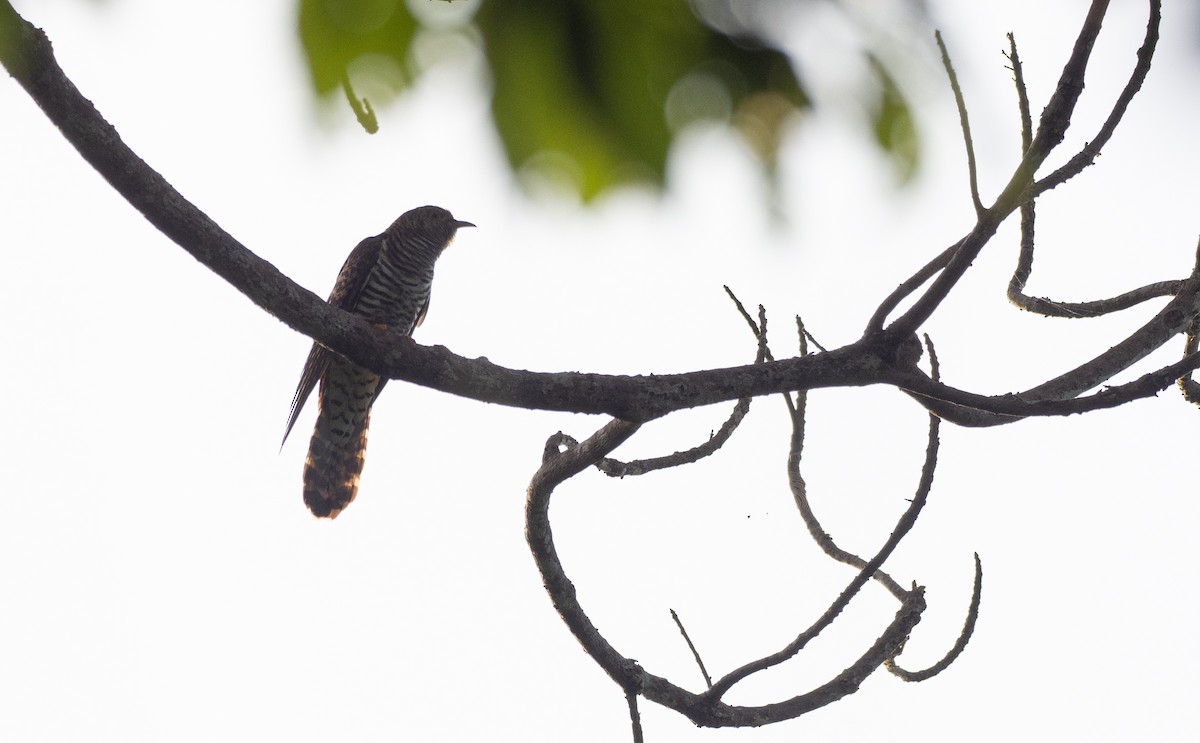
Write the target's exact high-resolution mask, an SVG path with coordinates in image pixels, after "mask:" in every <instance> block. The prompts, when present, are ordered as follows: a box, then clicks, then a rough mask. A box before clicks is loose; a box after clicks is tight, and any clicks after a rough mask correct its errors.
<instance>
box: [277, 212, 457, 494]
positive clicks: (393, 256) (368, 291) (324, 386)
mask: <svg viewBox="0 0 1200 743" xmlns="http://www.w3.org/2000/svg"><path fill="white" fill-rule="evenodd" d="M474 226H475V225H473V224H471V223H470V222H464V221H463V220H461V219H455V218H454V217H453V216H452V215H451V214H450V212H448V211H446V210H445V209H442V208H440V207H436V206H422V207H418V208H416V209H413V210H411V211H408V212H405V213H404V214H402V215H400V218H399V219H397V220H396V221H395V222H393V223H392V225H391V226H390V227H388V228H387V229H386V230H384V231H383V233H382V234H380V235H376V236H375V237H368V238H367V239H365V240H363V241H362V242H360V243H359V244H358V247H356V248H355V249H354V250H353V251H352V252H351V253H350V256H349V257H348V258H346V263H345V264H344V265H343V266H342V270H341V271H340V272H338V277H337V281H336V282H334V286H333V292H332V293H331V294H330V295H329V304H331V305H333V306H334V307H339V308H341V309H343V310H346V311H347V312H353V313H354V314H356V315H359V316H361V317H363V318H365V319H366V320H368V321H369V322H371V323H373V324H375V325H376V326H381V327H386V328H389V329H392V330H402V331H403V332H404V334H405V335H411V334H412V331H413V329H414V328H416V327H417V326H418V325H420V324H421V321H422V320H424V319H425V313H426V312H427V311H428V310H429V293H430V287H431V286H432V284H433V266H434V263H436V262H437V259H438V257H439V256H440V255H441V254H442V251H443V250H445V249H446V246H447V245H449V244H450V241H451V240H453V239H454V235H455V233H456V232H457V231H458V230H459V228H461V227H474ZM318 382H319V383H320V391H319V392H318V393H317V405H318V408H319V410H318V413H317V423H316V426H315V427H314V428H313V435H312V441H311V442H310V443H309V446H308V459H306V460H305V462H304V502H305V503H306V504H307V505H308V508H309V510H311V511H312V512H313V514H314V515H315V516H320V517H325V518H335V517H336V516H337V515H338V514H339V513H341V512H342V509H344V508H345V507H346V506H348V505H349V504H350V501H352V500H354V496H355V495H356V494H357V492H358V478H359V475H360V474H362V468H363V461H364V458H365V455H366V448H367V424H368V423H369V420H370V416H371V405H372V404H373V403H374V402H375V398H377V397H379V393H380V392H381V391H382V390H383V387H384V385H385V384H387V378H386V377H381V376H380V375H378V374H376V373H375V372H373V371H371V370H370V369H367V368H365V367H362V366H359V365H358V364H356V363H354V362H353V361H350V360H349V359H347V358H345V357H344V356H341V355H340V354H338V353H335V352H333V351H331V350H329V349H328V348H325V347H324V346H322V345H321V344H319V343H313V347H312V350H311V351H309V353H308V359H307V360H306V361H305V362H304V371H303V372H302V373H301V375H300V384H299V385H298V386H297V387H296V394H295V396H294V397H293V398H292V410H291V414H290V415H289V416H288V421H287V429H286V430H285V431H284V433H283V440H284V441H285V442H286V441H287V437H288V434H289V433H291V432H292V426H294V425H296V417H297V416H298V415H300V410H301V408H303V407H304V402H305V401H306V400H307V399H308V396H309V395H310V394H311V393H312V391H313V389H314V388H315V387H317V384H318Z"/></svg>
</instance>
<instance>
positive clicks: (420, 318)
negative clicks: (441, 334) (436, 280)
mask: <svg viewBox="0 0 1200 743" xmlns="http://www.w3.org/2000/svg"><path fill="white" fill-rule="evenodd" d="M432 298H433V291H432V290H430V292H429V293H428V294H426V295H425V304H423V305H421V309H420V311H419V312H417V319H416V320H413V324H412V327H411V328H409V330H408V334H409V335H412V334H413V331H414V330H416V329H417V328H419V327H421V323H423V322H425V316H426V315H428V314H429V300H430V299H432Z"/></svg>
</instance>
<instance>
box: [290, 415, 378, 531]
mask: <svg viewBox="0 0 1200 743" xmlns="http://www.w3.org/2000/svg"><path fill="white" fill-rule="evenodd" d="M325 417H326V416H321V418H322V419H324V418H325ZM369 422H370V416H369V415H368V417H366V418H364V419H363V421H362V423H361V425H359V426H358V427H357V429H356V430H355V431H354V432H353V433H352V434H351V435H350V436H349V437H345V436H337V435H333V434H332V432H330V431H329V429H328V426H322V425H321V421H320V420H318V422H317V426H316V428H315V429H314V430H313V437H312V442H311V443H310V444H309V447H308V459H307V460H305V462H304V503H305V504H306V505H307V506H308V510H310V511H312V512H313V515H314V516H319V517H321V518H330V519H332V518H337V515H338V514H339V513H341V512H342V509H344V508H345V507H346V506H348V505H350V501H352V500H354V496H355V495H357V494H358V478H359V476H360V475H361V474H362V470H363V462H365V461H366V454H367V425H368V423H369Z"/></svg>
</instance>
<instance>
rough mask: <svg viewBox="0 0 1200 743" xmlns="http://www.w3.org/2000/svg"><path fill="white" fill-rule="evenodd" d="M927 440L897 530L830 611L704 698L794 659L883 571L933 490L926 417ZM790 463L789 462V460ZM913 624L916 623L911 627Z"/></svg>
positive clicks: (905, 596) (933, 442)
mask: <svg viewBox="0 0 1200 743" xmlns="http://www.w3.org/2000/svg"><path fill="white" fill-rule="evenodd" d="M929 420H930V424H929V440H928V442H927V444H926V448H925V465H924V467H922V469H921V480H920V483H918V485H917V490H916V494H915V495H914V497H913V500H912V503H910V504H909V507H908V508H907V509H906V510H905V512H904V513H903V514H902V515H901V517H900V520H899V521H898V522H897V523H896V527H895V528H894V529H893V530H892V533H891V535H890V536H889V537H888V539H887V541H886V542H884V544H883V546H882V547H881V548H880V549H879V551H878V552H877V553H876V554H875V556H874V557H872V558H871V559H870V560H869V561H867V562H866V563H865V564H864V565H863V568H862V569H861V570H859V571H858V573H857V574H856V575H855V576H854V579H853V580H851V581H850V583H849V584H848V585H847V586H846V588H845V589H843V590H842V592H841V594H839V595H838V597H837V598H836V599H834V601H833V603H831V604H830V605H829V608H828V609H826V610H825V613H824V614H822V615H821V616H820V617H819V618H818V619H817V621H815V622H814V623H813V624H812V625H811V626H810V627H809V628H808V629H806V630H805V631H804V632H802V633H800V634H799V635H798V636H797V637H796V639H794V640H793V641H792V642H790V643H788V644H787V645H786V646H784V647H783V648H782V649H780V650H779V651H777V652H775V653H772V654H771V655H768V656H766V657H764V658H760V659H759V660H756V661H752V662H750V663H747V664H745V665H744V666H742V667H741V668H738V669H737V670H735V671H732V672H731V673H728V674H726V675H725V676H724V677H723V678H721V679H720V680H718V681H716V682H715V683H714V684H713V687H712V688H711V689H709V690H708V692H707V695H708V696H710V697H713V698H717V699H719V698H720V697H721V696H723V695H724V694H725V693H726V692H727V691H729V689H730V688H732V687H733V685H734V684H736V683H738V682H739V681H741V680H743V679H745V678H747V677H748V676H750V675H752V674H754V673H757V672H759V671H763V670H766V669H768V668H771V667H773V666H777V665H779V664H780V663H782V662H784V661H786V660H788V659H790V658H792V657H794V656H795V655H796V654H797V653H799V652H800V651H801V650H802V649H803V648H804V647H805V646H806V645H807V644H808V643H809V642H811V641H812V640H813V639H814V638H815V637H816V636H817V635H818V634H820V633H821V631H823V630H824V629H825V628H826V627H828V626H829V625H830V624H832V623H833V620H834V619H836V618H837V616H838V614H840V613H841V612H842V610H843V609H845V608H846V605H847V604H849V603H850V599H852V598H854V596H855V595H856V594H857V593H858V592H859V590H861V589H862V587H863V585H864V584H865V583H866V582H867V581H868V580H870V579H871V578H872V577H874V576H875V574H876V572H877V571H878V570H879V569H880V568H882V567H883V563H884V562H885V561H886V560H887V558H888V557H889V556H891V554H892V552H893V551H894V550H895V549H896V547H897V546H899V544H900V541H901V540H902V539H904V537H905V536H906V535H907V534H908V532H909V531H910V530H911V529H912V527H913V525H914V524H916V522H917V516H919V515H920V513H921V509H922V508H924V507H925V503H926V501H927V500H928V497H929V491H930V489H931V488H932V487H933V472H934V469H936V467H937V451H938V419H937V416H933V415H931V416H929ZM789 460H790V458H789ZM916 593H920V590H919V589H918V588H917V587H915V586H914V587H913V589H912V590H911V591H905V592H902V596H900V597H899V598H901V600H902V602H908V601H909V600H911V598H912V596H913V594H916ZM914 624H915V623H914Z"/></svg>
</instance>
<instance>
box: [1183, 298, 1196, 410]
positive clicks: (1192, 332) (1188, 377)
mask: <svg viewBox="0 0 1200 743" xmlns="http://www.w3.org/2000/svg"><path fill="white" fill-rule="evenodd" d="M1197 349H1200V318H1198V319H1197V320H1196V321H1194V322H1193V323H1192V324H1191V326H1190V327H1189V328H1188V331H1187V335H1186V336H1185V342H1184V344H1183V356H1184V358H1187V357H1189V356H1194V355H1196V351H1197ZM1179 390H1180V391H1181V392H1182V393H1183V399H1185V400H1187V401H1188V402H1190V403H1192V404H1194V405H1200V384H1197V383H1196V381H1195V380H1193V379H1192V374H1191V372H1188V373H1187V374H1185V375H1183V376H1181V377H1180V378H1179Z"/></svg>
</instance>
